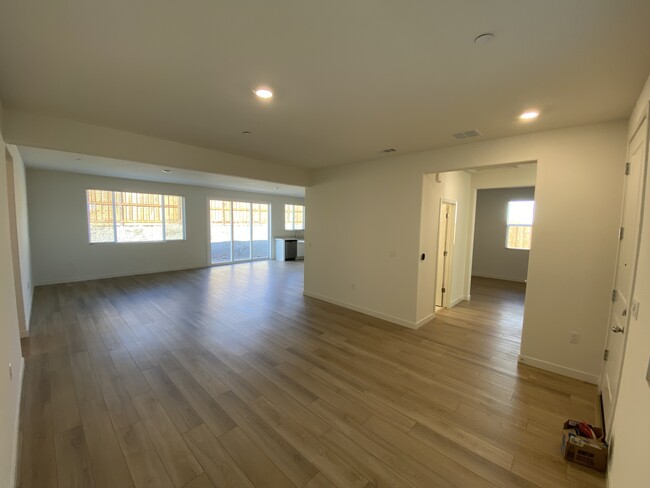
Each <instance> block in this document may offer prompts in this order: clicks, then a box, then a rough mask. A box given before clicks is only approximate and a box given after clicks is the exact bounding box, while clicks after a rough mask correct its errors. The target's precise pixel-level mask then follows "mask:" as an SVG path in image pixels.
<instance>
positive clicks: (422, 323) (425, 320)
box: [412, 312, 436, 329]
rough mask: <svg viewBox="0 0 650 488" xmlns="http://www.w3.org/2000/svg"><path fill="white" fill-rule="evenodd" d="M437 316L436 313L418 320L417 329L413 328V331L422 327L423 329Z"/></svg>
mask: <svg viewBox="0 0 650 488" xmlns="http://www.w3.org/2000/svg"><path fill="white" fill-rule="evenodd" d="M435 316H436V313H435V312H431V313H430V314H429V315H427V316H426V317H424V318H423V319H420V320H418V321H417V322H416V323H415V327H412V328H413V329H419V328H420V327H422V326H423V325H424V324H426V323H427V322H429V321H431V320H433V318H434V317H435Z"/></svg>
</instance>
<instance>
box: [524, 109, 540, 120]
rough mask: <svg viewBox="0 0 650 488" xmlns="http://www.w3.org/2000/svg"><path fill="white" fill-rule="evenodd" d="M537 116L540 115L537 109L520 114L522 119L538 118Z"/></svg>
mask: <svg viewBox="0 0 650 488" xmlns="http://www.w3.org/2000/svg"><path fill="white" fill-rule="evenodd" d="M537 117H539V112H537V111H535V110H531V111H529V112H524V113H523V114H521V115H520V116H519V118H520V119H521V120H533V119H536V118H537Z"/></svg>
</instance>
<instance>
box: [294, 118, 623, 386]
mask: <svg viewBox="0 0 650 488" xmlns="http://www.w3.org/2000/svg"><path fill="white" fill-rule="evenodd" d="M625 133H626V124H625V122H623V121H620V122H609V123H602V124H594V125H589V126H583V127H574V128H570V129H563V130H556V131H548V132H542V133H537V134H530V135H524V136H518V137H510V138H504V139H497V140H491V141H484V142H477V143H471V144H464V145H460V146H454V147H448V148H443V149H438V150H432V151H425V152H422V153H417V154H411V155H404V156H395V157H388V158H382V159H378V160H374V161H368V162H362V163H356V164H351V165H344V166H338V167H333V168H326V169H322V170H318V171H315V172H314V174H313V175H312V186H311V187H308V188H307V192H306V201H307V207H308V209H309V217H310V227H309V230H308V232H307V244H308V253H307V259H306V261H305V293H306V294H307V295H311V296H315V297H318V298H321V299H324V300H328V301H331V302H333V303H338V304H341V305H343V306H348V307H349V308H353V309H357V310H361V311H364V312H366V313H369V314H372V315H375V316H379V317H384V318H386V319H388V320H391V321H393V322H396V323H400V324H403V325H409V326H415V325H416V324H417V322H418V315H419V314H420V313H422V309H424V308H425V307H420V308H419V307H418V298H419V294H420V291H419V287H420V286H421V283H420V272H419V271H420V270H419V268H420V260H419V255H420V252H421V249H420V244H421V242H424V240H422V239H421V223H422V219H421V211H422V196H423V183H422V175H423V174H427V173H434V172H438V171H441V172H444V171H454V170H461V169H466V168H476V167H485V166H490V165H497V164H506V163H516V162H531V161H536V162H537V185H536V202H537V209H536V222H535V225H536V227H535V228H536V234H535V240H534V242H533V250H532V251H531V253H530V264H529V275H528V283H529V286H528V292H527V297H526V314H525V318H524V331H523V338H522V351H521V352H522V355H523V356H524V361H528V362H530V363H531V364H535V365H538V366H541V367H546V368H547V369H553V370H555V371H558V372H562V373H564V374H568V375H571V376H575V377H579V378H582V379H585V380H589V381H592V382H594V383H596V382H597V381H598V376H599V375H600V369H601V358H602V350H603V347H604V337H603V333H602V331H603V328H604V326H605V324H606V322H607V316H608V311H609V303H610V300H609V297H610V294H611V282H612V274H613V268H614V260H615V255H616V242H617V241H616V228H617V225H618V217H619V211H620V194H621V188H622V179H623V174H622V172H621V171H620V165H621V163H622V162H623V161H624V158H625ZM558 215H560V216H564V217H565V218H561V219H558V218H557V216H558ZM309 246H311V247H309ZM391 251H395V253H394V256H392V252H391ZM351 284H355V287H354V289H353V288H352V287H351ZM429 296H432V293H431V294H429ZM549 304H552V306H550V305H549ZM571 331H576V332H578V333H580V334H581V336H582V340H581V343H580V344H578V345H571V344H569V333H570V332H571Z"/></svg>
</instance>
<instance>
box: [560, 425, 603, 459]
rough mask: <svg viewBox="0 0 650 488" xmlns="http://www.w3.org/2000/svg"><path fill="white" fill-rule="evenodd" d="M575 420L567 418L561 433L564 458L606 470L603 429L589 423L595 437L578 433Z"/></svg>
mask: <svg viewBox="0 0 650 488" xmlns="http://www.w3.org/2000/svg"><path fill="white" fill-rule="evenodd" d="M578 423H579V422H578V421H577V420H567V421H566V422H565V423H564V430H563V433H562V453H563V455H564V458H565V459H568V460H569V461H573V462H574V463H577V464H582V465H583V466H587V467H589V468H593V469H597V470H598V471H605V470H607V456H608V451H609V446H608V445H607V443H606V442H605V441H604V436H603V430H602V429H599V428H598V427H594V426H592V425H590V426H589V427H591V429H592V430H593V431H594V433H595V434H596V437H598V440H597V439H590V438H589V437H584V436H582V435H580V431H579V430H578V429H577V428H576V426H577V425H578Z"/></svg>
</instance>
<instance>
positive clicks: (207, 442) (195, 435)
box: [183, 425, 253, 488]
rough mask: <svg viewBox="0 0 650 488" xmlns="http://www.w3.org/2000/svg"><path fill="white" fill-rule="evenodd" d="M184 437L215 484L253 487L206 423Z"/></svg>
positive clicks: (243, 487)
mask: <svg viewBox="0 0 650 488" xmlns="http://www.w3.org/2000/svg"><path fill="white" fill-rule="evenodd" d="M183 437H184V438H185V440H186V441H187V444H188V446H190V449H191V450H192V452H193V453H194V455H195V456H196V458H197V459H198V461H199V463H201V466H202V467H203V469H204V470H205V472H206V474H207V475H208V477H209V478H210V480H212V483H213V484H214V485H215V486H238V487H241V488H253V484H252V483H251V481H250V479H249V478H248V477H247V476H246V474H244V472H243V471H242V470H241V468H240V467H239V465H238V464H237V463H236V462H235V460H234V459H233V458H232V457H231V456H230V454H228V452H227V451H226V450H225V449H224V447H223V445H222V444H221V442H219V441H218V440H217V438H216V437H215V436H214V434H213V433H212V432H210V430H209V429H208V428H207V427H206V426H205V425H200V426H198V427H196V428H194V429H192V430H190V431H189V432H186V433H185V434H184V435H183Z"/></svg>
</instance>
